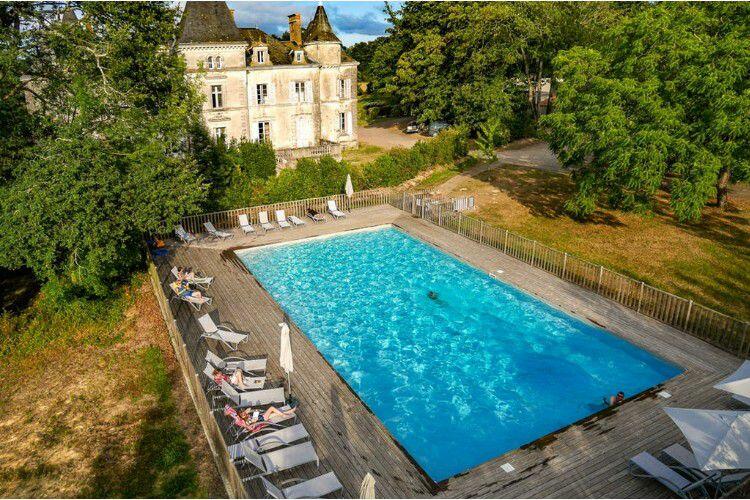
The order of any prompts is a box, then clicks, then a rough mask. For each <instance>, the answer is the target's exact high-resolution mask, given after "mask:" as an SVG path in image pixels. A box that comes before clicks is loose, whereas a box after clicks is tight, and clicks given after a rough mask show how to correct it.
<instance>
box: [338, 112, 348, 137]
mask: <svg viewBox="0 0 750 500" xmlns="http://www.w3.org/2000/svg"><path fill="white" fill-rule="evenodd" d="M346 130H347V127H346V111H340V112H339V135H346Z"/></svg>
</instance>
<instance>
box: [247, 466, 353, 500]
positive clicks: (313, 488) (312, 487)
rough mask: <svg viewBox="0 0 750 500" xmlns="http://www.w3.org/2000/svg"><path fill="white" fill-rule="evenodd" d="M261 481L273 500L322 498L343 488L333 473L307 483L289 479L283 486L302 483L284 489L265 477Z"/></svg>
mask: <svg viewBox="0 0 750 500" xmlns="http://www.w3.org/2000/svg"><path fill="white" fill-rule="evenodd" d="M260 479H261V481H263V487H264V488H265V489H266V493H268V494H269V495H270V496H271V497H273V498H322V497H323V496H325V495H328V494H330V493H333V492H334V491H338V490H340V489H341V488H343V486H341V483H340V482H339V478H337V477H336V474H334V473H333V472H328V473H327V474H323V475H322V476H318V477H315V478H313V479H308V480H307V481H302V480H301V479H299V478H294V479H288V480H286V481H284V482H283V483H281V484H282V485H284V484H289V483H291V482H296V481H302V482H301V483H297V484H295V485H293V486H287V487H285V488H284V487H283V486H282V488H277V487H276V485H275V484H273V483H272V482H271V481H269V480H268V479H266V478H265V477H263V476H261V477H260Z"/></svg>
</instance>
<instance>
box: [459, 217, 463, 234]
mask: <svg viewBox="0 0 750 500" xmlns="http://www.w3.org/2000/svg"><path fill="white" fill-rule="evenodd" d="M462 218H463V215H461V212H458V235H459V236H461V219H462Z"/></svg>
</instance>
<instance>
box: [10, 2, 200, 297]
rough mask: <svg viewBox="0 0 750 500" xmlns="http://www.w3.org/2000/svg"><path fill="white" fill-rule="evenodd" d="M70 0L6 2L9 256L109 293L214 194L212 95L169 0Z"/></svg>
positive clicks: (14, 263) (39, 270)
mask: <svg viewBox="0 0 750 500" xmlns="http://www.w3.org/2000/svg"><path fill="white" fill-rule="evenodd" d="M63 7H65V6H60V5H57V4H41V3H40V4H4V5H2V6H0V9H2V16H0V20H2V21H3V25H2V32H0V44H1V45H0V47H1V50H0V89H1V90H2V100H1V101H0V127H2V130H3V137H4V140H3V141H2V146H1V147H0V166H2V168H3V172H2V173H3V178H2V181H1V183H0V266H4V267H9V268H16V267H20V266H27V267H30V268H31V269H33V270H34V272H35V273H36V274H37V275H38V276H40V277H42V278H45V279H53V278H60V279H64V280H67V281H70V282H72V283H74V284H75V285H77V286H78V287H79V288H80V289H81V290H82V291H84V292H86V293H90V294H99V295H102V294H106V293H108V292H109V290H110V289H111V287H112V284H113V282H115V281H116V280H118V279H120V278H122V277H124V276H126V275H127V273H128V272H129V271H130V270H131V269H133V267H134V266H137V265H139V263H140V262H142V256H143V250H142V241H143V236H144V234H146V233H149V232H153V231H157V230H159V229H162V228H163V227H164V226H163V225H162V223H163V222H166V223H167V224H171V223H174V222H175V221H176V220H177V218H178V217H179V216H180V215H181V214H185V213H188V212H191V211H195V210H196V209H197V208H198V207H199V206H200V203H201V202H202V201H203V199H204V197H205V188H204V185H203V182H202V179H201V175H200V174H199V172H198V168H197V165H196V162H195V160H194V158H193V155H192V153H191V151H190V149H189V147H188V145H189V144H190V141H189V140H188V131H190V130H193V129H194V128H195V127H196V124H198V123H199V120H200V99H199V98H198V94H197V93H196V91H195V89H194V88H193V87H192V86H191V85H192V84H190V83H189V82H188V81H187V80H186V79H185V77H184V63H183V61H182V58H181V57H180V55H179V53H178V52H177V50H176V46H175V40H176V29H177V24H176V22H175V21H176V15H177V11H176V10H175V9H174V8H172V7H171V6H170V5H169V4H167V3H148V2H126V3H114V2H113V3H108V2H81V3H73V4H70V7H69V8H71V9H75V12H78V13H79V15H80V16H82V18H81V20H80V21H78V20H77V19H75V18H74V17H72V12H68V13H67V14H66V15H65V16H61V11H60V8H63ZM61 17H62V19H61ZM26 98H28V99H29V104H30V105H29V106H26V105H25V104H26V102H25V99H26Z"/></svg>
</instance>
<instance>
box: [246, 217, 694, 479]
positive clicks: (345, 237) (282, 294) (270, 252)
mask: <svg viewBox="0 0 750 500" xmlns="http://www.w3.org/2000/svg"><path fill="white" fill-rule="evenodd" d="M238 255H239V257H240V259H241V260H242V261H243V262H244V263H245V265H246V267H247V268H248V269H249V270H250V272H252V273H253V275H254V276H255V277H256V278H257V279H258V281H259V282H260V283H261V284H262V285H263V286H264V287H265V288H266V290H268V292H269V293H270V294H271V296H272V297H273V298H274V300H276V301H277V302H278V303H279V304H280V305H281V307H282V308H283V309H284V310H285V311H286V312H287V313H288V314H289V315H290V316H291V317H292V318H293V320H294V321H295V322H296V323H297V325H298V326H299V327H300V328H301V329H302V330H303V331H304V332H305V334H306V335H307V336H308V337H309V338H310V340H311V341H312V342H313V343H314V344H315V346H316V347H317V348H318V350H319V351H320V352H321V353H322V355H323V356H324V357H325V358H326V359H327V360H328V362H329V363H331V365H332V366H333V367H334V368H335V369H336V370H337V371H338V373H339V374H340V375H341V376H342V377H343V378H344V379H345V380H346V381H347V383H348V384H349V385H350V386H351V387H352V389H353V390H354V391H355V392H356V393H357V394H358V395H359V397H360V398H361V399H362V400H363V401H364V402H365V403H366V404H367V405H368V406H369V407H370V408H371V409H372V411H373V412H374V413H375V415H377V417H378V418H379V419H380V420H381V421H382V422H383V424H384V425H385V426H386V427H387V428H388V430H389V431H390V432H391V434H392V435H393V436H394V437H395V438H396V439H397V440H398V441H399V443H400V444H401V445H402V446H403V447H404V448H405V449H406V450H407V451H408V452H409V454H410V455H411V456H412V457H413V458H414V459H415V460H416V461H417V462H418V463H419V465H420V466H421V467H422V468H423V469H424V470H425V471H426V472H427V474H429V476H430V477H431V478H432V479H433V480H435V481H440V480H443V479H446V478H449V477H451V476H453V475H455V474H458V473H460V472H463V471H466V470H468V469H470V468H472V467H473V466H475V465H478V464H480V463H482V462H484V461H486V460H489V459H491V458H494V457H496V456H498V455H501V454H503V453H505V452H507V451H510V450H512V449H515V448H518V447H519V446H521V445H523V444H526V443H529V442H532V441H534V440H535V439H537V438H539V437H541V436H544V435H545V434H548V433H550V432H552V431H555V430H557V429H560V428H562V427H564V426H566V425H568V424H570V423H572V422H575V421H576V420H579V419H581V418H583V417H585V416H587V415H590V414H592V413H594V412H596V411H598V410H600V409H602V408H604V404H603V402H602V397H603V396H605V395H609V394H613V393H614V392H616V391H618V390H622V391H624V392H625V395H626V396H630V395H633V394H636V393H638V392H641V391H643V390H645V389H647V388H649V387H652V386H654V385H656V384H658V383H660V382H663V381H664V380H667V379H669V378H671V377H673V376H675V375H677V374H678V373H680V371H681V370H680V369H679V368H677V367H675V366H673V365H671V364H668V363H666V362H664V361H662V360H661V359H659V358H657V357H656V356H654V355H652V354H650V353H648V352H647V351H644V350H643V349H640V348H638V347H636V346H635V345H633V344H630V343H628V342H627V341H625V340H623V339H621V338H619V337H617V336H615V335H612V334H610V333H607V332H606V331H605V330H603V329H601V328H598V327H595V326H593V325H591V324H589V323H586V322H584V321H581V320H579V319H577V318H574V317H572V316H570V315H568V314H566V313H564V312H562V311H560V310H558V309H556V308H554V307H552V306H550V305H548V304H546V303H544V302H541V301H540V300H538V299H536V298H534V297H531V296H530V295H528V294H526V293H524V292H522V291H520V290H519V289H517V288H515V287H513V286H511V285H508V284H506V283H504V282H502V281H499V280H496V279H494V278H492V277H490V276H488V275H487V274H485V273H483V272H482V271H479V270H478V269H475V268H473V267H471V266H469V265H467V264H465V263H463V262H461V261H459V260H458V259H456V258H454V257H453V256H451V255H448V254H447V253H444V252H442V251H440V250H438V249H436V248H434V247H432V246H430V245H428V244H426V243H423V242H421V241H420V240H418V239H416V238H413V237H412V236H410V235H408V234H406V233H404V232H402V231H401V230H398V229H396V228H392V227H387V228H379V229H376V230H368V231H361V232H349V233H344V234H339V235H335V236H332V237H325V238H320V239H310V240H303V241H301V242H296V243H291V244H283V245H274V246H268V247H260V248H257V249H251V250H247V251H243V252H238ZM431 291H432V292H434V293H435V294H436V297H434V298H430V297H429V296H428V294H429V292H431Z"/></svg>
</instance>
